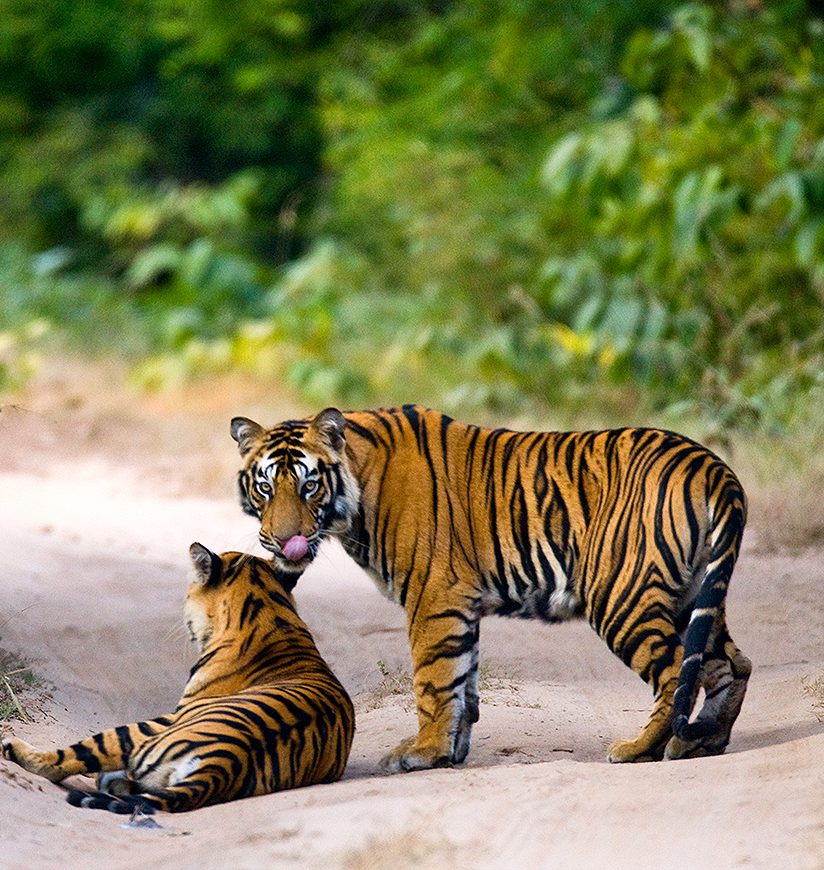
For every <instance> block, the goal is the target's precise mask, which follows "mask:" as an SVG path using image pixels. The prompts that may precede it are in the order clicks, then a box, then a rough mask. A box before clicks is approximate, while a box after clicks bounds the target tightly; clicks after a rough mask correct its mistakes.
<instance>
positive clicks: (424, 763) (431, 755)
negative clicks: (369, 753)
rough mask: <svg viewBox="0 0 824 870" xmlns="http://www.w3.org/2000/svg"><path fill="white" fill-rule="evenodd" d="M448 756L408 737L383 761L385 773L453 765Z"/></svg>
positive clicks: (414, 738) (382, 766)
mask: <svg viewBox="0 0 824 870" xmlns="http://www.w3.org/2000/svg"><path fill="white" fill-rule="evenodd" d="M451 763H452V762H451V761H450V759H449V756H448V755H445V754H444V753H443V752H442V751H441V750H440V749H438V748H437V747H433V746H418V745H417V738H416V737H408V738H407V739H406V740H404V741H402V742H401V743H400V744H398V746H396V747H395V748H394V749H393V750H392V751H391V752H390V753H388V754H387V755H385V756H384V757H383V758H382V759H381V763H380V768H381V770H382V771H384V772H385V773H407V772H408V771H410V770H428V769H429V768H432V767H448V766H450V765H451Z"/></svg>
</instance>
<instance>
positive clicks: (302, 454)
mask: <svg viewBox="0 0 824 870" xmlns="http://www.w3.org/2000/svg"><path fill="white" fill-rule="evenodd" d="M345 426H346V421H345V419H344V416H343V414H341V412H340V411H338V410H337V409H336V408H327V409H326V410H325V411H321V412H320V414H318V415H317V416H316V417H315V418H314V419H311V420H289V421H287V422H285V423H280V424H278V425H277V426H275V427H273V428H271V429H264V428H263V427H262V426H261V425H259V424H258V423H255V422H253V421H252V420H249V419H247V418H246V417H235V418H234V419H233V420H232V425H231V431H232V437H233V438H234V439H235V441H237V444H238V448H239V449H240V455H241V456H242V457H243V468H242V469H241V470H240V472H239V474H238V488H239V490H240V503H241V506H242V508H243V510H244V511H245V512H246V513H248V514H251V515H252V516H254V517H257V518H258V519H259V520H260V535H259V536H260V543H261V544H262V546H263V547H264V548H265V549H267V550H269V551H270V552H271V553H272V554H273V555H274V559H275V565H276V566H277V568H278V569H279V570H281V571H284V572H287V573H291V574H295V575H300V574H301V573H302V572H303V571H304V569H305V568H306V567H307V566H308V565H309V563H310V562H311V561H312V559H314V557H315V555H316V553H317V550H318V547H319V546H320V542H321V540H322V539H323V537H325V536H326V535H329V534H340V533H342V532H345V531H346V530H347V529H348V528H349V526H350V523H351V521H352V518H353V516H354V515H355V513H356V511H357V509H358V504H359V501H360V490H359V488H358V484H357V482H356V480H355V477H354V475H353V474H352V472H351V470H350V467H349V461H348V459H347V456H346V450H345V446H346V443H345V438H344V429H345Z"/></svg>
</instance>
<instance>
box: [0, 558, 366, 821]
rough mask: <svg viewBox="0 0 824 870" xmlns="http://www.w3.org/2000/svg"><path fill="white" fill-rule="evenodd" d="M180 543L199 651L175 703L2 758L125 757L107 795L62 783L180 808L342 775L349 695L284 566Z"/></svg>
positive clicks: (101, 803) (59, 770)
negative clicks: (189, 570)
mask: <svg viewBox="0 0 824 870" xmlns="http://www.w3.org/2000/svg"><path fill="white" fill-rule="evenodd" d="M190 554H191V557H192V561H193V563H194V567H195V575H194V578H193V580H192V582H191V583H190V585H189V590H188V593H187V596H186V606H185V619H186V626H187V628H188V630H189V634H190V636H191V638H192V640H193V641H194V642H195V644H196V645H197V646H198V648H199V650H200V658H199V659H198V660H197V662H196V663H195V665H194V666H193V667H192V670H191V673H190V675H189V681H188V682H187V684H186V688H185V689H184V691H183V697H182V698H181V699H180V703H179V704H178V706H177V709H176V710H175V712H174V713H171V714H169V715H166V716H160V717H158V718H157V719H152V720H150V721H147V722H138V723H135V724H134V725H122V726H120V727H119V728H113V729H111V730H109V731H104V732H102V733H101V734H95V735H94V736H93V737H89V738H88V739H86V740H81V741H79V742H78V743H75V744H74V745H72V746H69V747H68V748H67V749H59V750H57V751H51V752H50V751H42V752H41V751H38V750H37V749H35V748H34V747H33V746H30V745H29V744H28V743H26V742H25V741H23V740H19V739H17V738H13V737H12V738H7V739H5V740H3V743H2V747H3V754H4V755H5V757H6V758H8V759H9V760H11V761H14V762H16V763H17V764H19V765H21V766H22V767H24V768H25V769H26V770H29V771H31V772H32V773H37V774H39V775H40V776H44V777H46V778H47V779H50V780H51V781H52V782H60V781H61V780H63V779H65V778H66V777H67V776H72V775H73V774H83V773H101V772H103V771H120V770H121V769H123V768H125V775H124V774H117V775H115V776H114V777H112V778H110V779H109V780H108V782H109V783H111V784H113V785H116V786H117V792H118V794H117V795H114V794H106V793H103V792H95V793H92V794H89V793H87V792H84V791H76V790H75V791H70V792H69V795H68V801H69V803H71V804H74V805H75V806H84V807H93V808H95V809H106V810H109V811H111V812H115V813H129V812H132V811H133V810H134V809H139V810H142V811H143V812H145V813H153V812H154V811H155V810H158V809H159V810H166V811H167V812H185V811H187V810H193V809H196V808H197V807H202V806H207V805H209V804H217V803H223V802H224V801H230V800H234V799H235V798H241V797H249V796H251V795H261V794H268V793H270V792H273V791H278V790H280V789H285V788H295V787H297V786H301V785H311V784H313V783H321V782H334V781H335V780H337V779H340V777H341V775H342V774H343V769H344V767H345V766H346V761H347V758H348V757H349V750H350V748H351V745H352V736H353V734H354V731H355V719H354V711H353V708H352V702H351V700H350V699H349V696H348V695H347V693H346V690H345V689H344V688H343V686H342V685H341V684H340V683H339V682H338V680H337V678H336V677H335V675H334V674H333V673H332V671H331V670H330V669H329V666H328V665H327V664H326V662H325V661H324V660H323V659H322V658H321V655H320V653H319V652H318V650H317V647H316V646H315V643H314V641H313V640H312V635H311V634H310V633H309V629H308V628H307V627H306V624H305V623H304V622H303V620H302V619H301V618H300V617H299V616H298V614H297V612H296V610H295V602H294V600H293V598H292V594H291V590H292V588H293V585H294V584H293V580H294V579H295V577H294V574H286V575H284V574H281V573H280V572H279V571H277V569H276V568H273V566H272V565H270V564H269V563H268V562H266V561H264V560H263V559H257V558H254V557H252V556H248V555H244V554H242V553H223V554H222V555H221V556H218V555H216V554H215V553H212V552H210V551H209V550H207V549H206V548H205V547H204V546H202V545H201V544H192V546H191V548H190ZM124 780H125V781H124ZM101 782H102V783H106V782H107V778H106V776H105V775H104V776H103V777H102V778H101Z"/></svg>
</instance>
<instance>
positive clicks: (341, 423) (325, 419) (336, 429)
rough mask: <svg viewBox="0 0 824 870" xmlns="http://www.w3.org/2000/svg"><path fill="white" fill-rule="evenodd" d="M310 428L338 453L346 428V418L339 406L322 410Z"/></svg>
mask: <svg viewBox="0 0 824 870" xmlns="http://www.w3.org/2000/svg"><path fill="white" fill-rule="evenodd" d="M309 428H310V429H311V430H312V431H313V432H314V433H315V434H316V435H317V436H318V439H319V440H320V441H322V442H323V443H324V444H327V445H328V446H329V447H331V448H332V450H334V451H335V452H336V453H339V452H340V449H341V447H343V442H344V440H345V439H344V437H343V430H344V429H345V428H346V420H345V419H344V417H343V414H341V412H340V411H339V410H338V409H337V408H326V410H324V411H321V412H320V414H318V416H317V417H315V419H314V420H312V422H311V423H310V425H309Z"/></svg>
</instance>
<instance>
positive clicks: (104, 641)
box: [0, 373, 824, 870]
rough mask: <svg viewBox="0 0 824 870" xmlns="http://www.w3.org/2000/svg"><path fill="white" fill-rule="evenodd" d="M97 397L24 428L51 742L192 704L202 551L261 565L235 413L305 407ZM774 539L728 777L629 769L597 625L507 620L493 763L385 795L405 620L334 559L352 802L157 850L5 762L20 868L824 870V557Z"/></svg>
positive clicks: (487, 703)
mask: <svg viewBox="0 0 824 870" xmlns="http://www.w3.org/2000/svg"><path fill="white" fill-rule="evenodd" d="M85 378H86V376H85V375H84V376H82V377H80V378H79V379H78V376H77V375H76V373H75V375H73V376H71V377H66V378H64V379H61V378H57V379H51V380H49V381H47V382H46V384H45V386H44V385H43V384H41V385H40V386H39V387H38V388H37V389H35V390H34V391H33V392H30V393H29V394H27V395H25V396H22V397H21V398H20V399H19V400H18V403H17V404H15V405H5V406H3V409H2V412H0V505H2V518H1V519H0V565H1V566H2V569H1V573H0V647H2V648H3V649H5V650H11V651H13V652H15V653H18V654H20V655H22V656H24V657H25V658H26V659H27V661H28V662H30V663H31V665H32V667H33V668H34V670H35V671H36V672H37V673H38V674H39V675H41V676H42V678H43V679H44V680H45V681H46V683H47V686H48V695H47V696H46V697H42V694H38V693H37V692H35V693H33V694H31V695H29V696H24V697H23V699H22V700H23V702H24V706H25V708H26V711H27V713H28V716H29V718H30V719H31V721H28V722H25V721H21V720H16V721H12V722H9V723H5V725H0V728H5V729H7V730H9V731H12V732H13V733H15V734H18V735H20V736H22V737H24V738H25V739H28V740H30V741H32V742H34V743H37V744H43V745H49V744H61V745H65V744H66V743H68V742H70V741H71V740H74V739H76V738H78V737H82V736H86V735H87V734H89V733H92V732H93V731H95V730H98V729H101V728H105V727H109V726H111V725H116V724H121V723H125V722H130V721H133V720H134V719H137V718H147V717H149V716H152V715H155V714H158V713H160V712H164V711H167V710H170V709H172V708H173V706H174V704H175V702H176V701H177V698H178V697H179V693H180V689H181V687H182V685H183V683H184V682H185V679H186V673H187V668H188V666H189V664H190V663H191V662H192V660H193V655H192V651H191V650H190V649H189V647H188V643H187V641H186V640H185V637H184V632H183V629H182V624H181V603H182V598H183V594H184V590H185V585H186V581H187V575H188V565H187V548H188V545H189V544H190V542H192V541H194V540H199V541H201V542H203V543H204V544H206V545H207V546H209V547H210V548H211V549H214V550H225V549H243V550H255V549H256V547H255V538H256V527H255V521H254V520H253V519H251V518H249V517H245V516H243V515H242V514H241V512H240V510H239V508H238V506H237V504H236V501H235V494H234V479H233V472H234V469H235V467H236V454H235V446H234V444H233V443H232V442H231V440H230V438H229V436H228V418H229V416H231V415H232V414H234V413H243V414H247V415H250V416H257V417H258V418H259V419H261V420H262V422H275V421H276V420H277V419H280V418H281V417H282V416H284V415H285V414H286V413H289V412H291V411H292V410H294V409H289V408H286V409H285V408H284V406H283V405H282V404H281V405H276V404H275V403H273V402H267V400H266V397H263V396H260V395H257V394H255V393H254V391H251V392H250V391H249V390H248V389H245V388H243V387H241V386H239V387H238V388H237V391H236V395H234V396H231V395H230V396H229V397H228V398H227V396H226V393H225V390H224V392H223V393H221V395H220V396H217V395H216V394H215V393H214V392H213V391H210V390H209V389H208V387H206V386H205V387H202V388H199V389H195V390H189V391H188V392H187V394H186V400H185V401H181V398H180V396H179V395H178V396H173V397H169V396H166V397H163V396H161V397H155V398H150V399H147V398H145V397H143V398H141V397H137V396H129V395H128V394H123V395H121V394H117V395H115V394H114V393H112V392H110V391H109V389H108V387H107V386H106V384H107V383H108V382H107V381H106V379H105V377H104V378H103V381H102V382H100V381H96V380H95V378H91V380H88V381H87V380H86V379H85ZM224 386H225V385H224ZM90 395H96V397H97V398H96V399H95V400H94V401H90V400H89V398H88V397H89V396H90ZM744 482H745V485H746V480H745V481H744ZM768 522H769V520H768V519H767V518H766V517H765V516H764V515H762V516H754V517H753V520H752V522H751V525H750V528H748V531H747V536H746V538H745V546H744V551H743V554H742V556H741V559H740V561H739V565H738V568H737V570H736V573H735V576H734V578H733V583H732V587H731V591H730V597H729V624H730V627H731V630H732V633H733V635H734V637H735V638H736V640H737V642H738V643H739V645H740V646H741V648H742V649H743V650H744V651H745V652H746V653H747V654H748V655H749V656H750V657H751V658H752V660H753V663H754V673H753V677H752V680H751V682H750V689H749V694H748V696H747V699H746V702H745V704H744V709H743V712H742V714H741V717H740V718H739V720H738V723H737V725H736V728H735V730H734V731H733V739H732V742H731V744H730V747H729V749H728V751H727V754H726V755H724V756H722V757H718V758H708V759H697V760H690V761H680V762H669V763H658V764H642V765H633V766H612V765H609V764H607V763H606V761H605V755H606V748H607V746H608V744H609V743H610V742H611V741H612V740H613V739H614V738H616V737H626V736H632V735H633V734H634V733H635V732H636V730H637V729H638V728H639V727H640V726H641V725H642V724H643V722H644V721H645V718H646V715H647V712H648V710H649V707H650V705H651V697H650V693H649V690H648V689H647V687H646V686H645V685H644V684H643V683H642V682H641V681H640V680H638V678H637V677H636V676H635V675H634V674H632V673H631V672H630V671H629V670H627V669H626V668H625V667H624V666H623V665H622V664H621V663H620V662H619V661H618V660H617V659H615V658H614V657H613V656H612V655H611V653H610V652H609V651H608V650H607V648H606V647H605V646H604V645H603V644H602V642H601V641H600V640H599V639H598V638H597V637H596V636H595V635H594V634H593V633H592V631H591V630H590V629H589V628H588V627H587V626H586V625H585V624H582V623H576V624H566V625H561V626H548V625H541V624H537V623H531V622H523V621H517V620H503V619H496V618H489V619H487V620H485V621H484V622H483V623H482V626H481V656H482V659H481V660H482V683H481V689H482V692H481V718H480V722H479V723H478V724H477V725H476V727H475V731H474V735H473V744H472V750H471V752H470V755H469V759H468V762H467V763H466V764H465V765H462V766H461V767H459V768H454V769H445V770H437V771H426V772H420V773H414V774H406V775H400V776H383V775H380V774H379V773H378V771H377V764H378V760H379V759H380V757H381V756H382V755H383V753H384V752H385V751H386V750H387V749H389V748H390V747H391V746H393V745H394V744H395V743H396V742H397V741H398V740H400V739H401V738H403V737H405V736H407V735H409V734H411V733H413V731H414V730H415V714H414V704H413V701H412V697H411V694H410V690H409V684H408V674H409V652H408V648H407V643H406V638H405V632H404V620H403V613H402V611H401V609H400V608H399V607H397V606H396V605H394V604H392V603H390V602H388V601H386V600H384V599H383V598H382V597H381V596H380V595H379V593H378V592H377V591H376V589H375V588H374V586H373V585H372V583H371V582H370V581H369V580H368V579H367V578H366V576H365V575H364V574H363V573H362V572H361V571H360V570H359V569H358V568H357V567H356V566H355V565H354V564H353V563H352V562H351V561H350V560H349V559H348V558H347V557H346V556H345V555H344V554H343V552H342V550H340V548H339V547H337V546H336V545H333V544H330V545H325V549H324V550H322V551H321V554H320V555H319V557H318V559H317V560H316V562H315V564H314V565H313V566H312V568H311V569H310V571H308V572H307V573H306V575H305V576H304V577H303V578H302V579H301V581H300V583H299V585H298V588H297V592H296V596H297V601H298V606H299V610H300V612H301V614H302V616H303V617H304V619H305V620H306V622H307V623H308V624H309V626H310V627H311V629H312V630H313V632H314V634H315V638H316V640H317V642H318V645H319V647H320V649H321V652H322V653H323V654H324V655H325V656H326V658H327V660H328V661H329V662H330V664H331V665H332V667H333V668H334V670H335V671H336V672H337V674H338V675H339V677H340V678H341V679H342V681H343V683H344V684H345V685H346V686H347V688H348V689H349V691H350V693H351V694H352V696H353V698H354V700H355V703H356V710H357V734H356V738H355V744H354V748H353V752H352V756H351V759H350V763H349V766H348V769H347V772H346V774H345V776H344V779H343V781H341V782H340V783H336V784H333V785H326V786H316V787H311V788H306V789H298V790H294V791H290V792H283V793H280V794H276V795H269V796H265V797H260V798H252V799H248V800H244V801H239V802H235V803H232V804H227V805H223V806H218V807H211V808H207V809H204V810H199V811H197V812H194V813H187V814H183V815H177V816H172V815H161V816H159V817H158V818H157V820H158V822H159V823H160V825H161V827H159V828H153V829H135V828H127V827H123V819H122V818H121V817H117V816H113V815H110V814H107V813H102V812H92V811H81V810H78V809H75V808H73V807H71V806H69V805H68V804H66V803H65V801H64V800H63V797H64V795H63V792H62V790H61V789H60V788H59V787H58V786H55V785H52V784H50V783H48V782H46V781H45V780H39V779H37V778H36V777H33V776H31V775H29V774H27V773H26V772H24V771H22V769H20V768H17V767H15V766H13V765H11V764H10V763H8V762H6V761H0V866H2V867H14V868H18V867H19V868H24V867H32V868H34V867H38V868H43V867H58V866H59V867H88V866H95V867H103V866H105V867H113V868H116V867H124V868H125V867H132V866H136V865H137V864H138V863H139V864H142V865H148V866H152V865H157V864H158V863H159V862H160V861H163V862H164V863H165V864H166V865H167V866H171V867H198V868H204V867H208V868H213V867H215V868H216V867H227V868H229V867H231V868H246V867H249V868H254V867H293V866H294V867H351V868H373V867H374V868H384V867H385V868H390V867H392V868H395V867H433V868H434V867H438V868H446V867H482V868H483V867H489V868H493V867H503V868H510V867H511V868H515V867H562V868H576V867H581V868H589V867H607V866H609V867H610V868H624V867H627V868H629V867H631V868H633V870H641V868H658V867H663V866H673V865H675V866H679V865H680V866H685V865H689V866H692V867H701V866H706V867H713V868H726V867H748V868H752V867H756V868H761V867H763V868H822V867H824V724H822V723H821V722H820V721H819V718H818V716H817V715H816V712H817V711H816V709H815V708H814V701H815V699H814V698H813V697H811V696H810V694H809V693H808V692H807V691H805V681H806V682H807V683H809V682H810V681H811V680H815V679H816V678H818V677H820V676H821V675H822V674H824V618H822V612H823V611H822V591H824V585H823V584H822V572H824V567H823V566H824V540H822V541H817V540H815V539H813V540H811V541H809V542H808V543H807V544H806V545H805V546H803V547H794V548H792V549H790V548H788V547H781V546H778V547H776V546H773V545H770V546H769V547H767V546H764V545H763V540H764V539H765V538H766V537H767V536H766V535H765V534H762V533H761V532H760V531H759V528H762V529H763V528H764V527H765V525H766V524H767V523H768ZM774 538H775V535H774V534H773V535H771V536H769V539H770V540H771V541H772V540H774Z"/></svg>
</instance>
